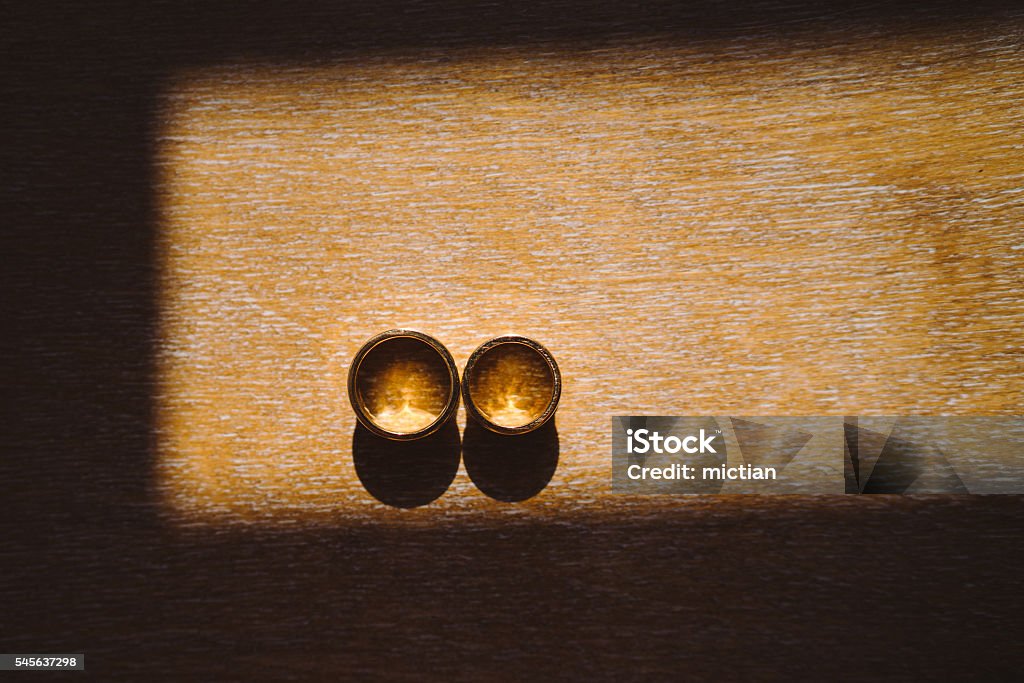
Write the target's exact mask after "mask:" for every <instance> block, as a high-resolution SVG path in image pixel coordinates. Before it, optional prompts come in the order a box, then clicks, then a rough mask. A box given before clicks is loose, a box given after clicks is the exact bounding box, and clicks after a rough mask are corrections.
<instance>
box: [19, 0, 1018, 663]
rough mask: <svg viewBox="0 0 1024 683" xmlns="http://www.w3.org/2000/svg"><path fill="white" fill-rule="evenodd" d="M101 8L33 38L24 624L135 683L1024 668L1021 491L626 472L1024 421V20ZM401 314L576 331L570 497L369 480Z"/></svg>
mask: <svg viewBox="0 0 1024 683" xmlns="http://www.w3.org/2000/svg"><path fill="white" fill-rule="evenodd" d="M101 8H102V9H103V10H105V11H103V12H96V13H95V14H92V13H90V12H87V11H86V10H84V9H81V10H76V11H74V12H71V13H70V14H69V15H59V14H54V15H53V16H51V15H50V14H49V13H48V11H46V10H36V11H29V10H23V11H22V12H20V13H17V14H16V15H15V16H14V17H13V19H12V20H11V22H10V23H9V27H8V28H7V29H6V31H8V32H9V36H8V39H7V40H6V41H5V42H6V44H7V45H8V46H9V47H10V53H11V61H10V66H9V67H8V73H7V74H6V79H7V80H8V81H10V82H11V83H12V85H13V88H12V89H11V92H12V97H11V98H8V102H9V103H11V104H8V105H6V106H7V107H8V108H9V109H11V110H12V111H13V113H15V115H16V117H17V122H18V128H17V130H18V132H19V135H18V136H16V137H17V140H16V141H15V143H14V144H13V145H12V146H11V148H10V150H8V152H7V154H8V155H11V159H10V161H9V163H8V164H6V165H5V167H6V170H5V176H4V177H5V180H6V181H7V182H6V183H5V187H6V188H7V197H8V200H7V201H6V202H5V205H6V208H7V212H8V214H9V220H8V224H9V225H12V226H15V228H13V229H12V230H11V231H10V233H9V236H8V237H7V238H5V240H7V241H8V244H9V248H8V249H7V253H8V254H9V257H8V259H9V263H10V265H9V266H8V267H7V271H6V272H5V277H6V278H7V286H6V287H5V290H6V291H7V292H9V293H10V294H11V297H12V299H16V300H17V301H16V303H17V307H16V309H15V310H14V312H13V317H12V318H11V319H12V320H13V328H12V329H13V330H14V332H15V333H14V334H11V335H8V338H7V339H5V340H4V342H3V343H4V344H5V345H6V346H5V354H4V357H5V358H8V359H11V360H12V361H13V362H11V363H10V366H11V367H10V369H9V371H8V373H7V376H8V377H9V378H10V379H9V380H8V381H9V383H10V386H11V387H13V388H14V389H15V391H16V392H17V394H18V400H17V401H16V403H17V405H16V406H15V407H14V412H13V414H12V416H11V419H10V420H9V424H10V428H9V430H8V436H7V438H6V439H5V441H7V443H8V444H9V445H6V446H5V458H4V461H3V464H2V470H0V475H3V477H2V480H3V481H4V482H5V484H4V486H5V488H4V492H5V495H6V501H7V505H8V510H9V513H10V515H9V516H8V520H9V521H7V522H5V524H4V526H3V529H4V531H5V541H4V544H3V545H2V546H0V561H2V563H3V564H2V566H3V572H2V573H0V595H2V596H3V598H4V604H5V609H4V613H3V615H2V616H0V620H2V621H0V626H2V628H0V650H3V651H8V652H16V651H35V652H47V651H62V650H63V651H77V652H85V653H86V654H87V661H88V665H89V668H90V669H92V670H93V671H94V673H95V674H97V675H98V676H99V677H100V678H101V679H102V680H115V679H118V680H139V679H141V678H144V679H147V680H157V679H166V680H190V679H194V678H200V679H204V680H258V679H260V680H262V679H266V680H280V679H287V677H288V676H292V677H293V678H294V679H295V680H315V679H324V680H327V679H330V680H337V679H339V678H341V679H346V678H349V679H357V680H362V679H366V678H388V679H395V678H398V679H410V680H411V679H418V678H420V677H422V676H423V675H425V674H428V673H429V674H433V675H434V676H436V677H439V678H451V679H464V680H480V679H482V678H494V679H500V680H506V679H507V680H521V679H523V678H541V679H547V678H577V677H588V678H590V677H610V678H616V679H622V678H625V679H630V678H637V679H641V678H643V679H646V678H649V677H656V678H665V677H672V678H678V677H683V676H693V677H700V678H733V679H748V678H769V679H774V678H788V677H793V676H800V677H812V678H824V677H830V678H836V677H838V678H864V677H877V678H893V679H916V678H922V677H924V678H928V677H936V676H940V675H957V676H967V675H970V676H979V677H981V676H984V675H986V674H988V675H996V676H998V677H1002V678H1009V677H1011V674H1012V672H1015V671H1017V672H1018V673H1019V669H1020V667H1021V666H1022V664H1024V661H1022V660H1024V657H1022V653H1021V649H1020V646H1019V637H1020V635H1021V630H1022V624H1021V618H1020V608H1021V607H1022V605H1021V595H1022V585H1021V584H1022V582H1021V579H1020V571H1019V563H1020V560H1021V559H1024V558H1022V556H1021V551H1020V549H1021V547H1022V545H1021V541H1022V540H1024V539H1022V533H1021V532H1022V529H1024V525H1022V521H1024V514H1022V509H1021V506H1020V499H1019V498H1018V497H988V498H978V497H946V498H928V497H925V498H899V497H861V498H853V497H848V498H844V497H822V498H813V497H794V498H779V499H772V498H763V497H755V496H749V497H725V498H710V497H708V498H675V497H649V498H643V497H623V496H614V495H612V494H611V493H610V463H611V458H610V433H609V432H610V418H611V416H613V415H618V414H739V415H743V414H746V415H756V414H776V415H799V414H808V415H810V414H836V415H841V414H858V413H860V414H869V413H874V414H887V413H888V414H1014V413H1019V412H1020V405H1021V399H1022V393H1024V389H1022V383H1021V377H1022V370H1024V366H1022V362H1021V361H1022V356H1021V353H1022V351H1021V332H1020V330H1021V329H1024V302H1022V297H1021V296H1020V295H1021V291H1022V285H1024V270H1022V268H1021V266H1022V261H1024V230H1022V228H1021V225H1022V220H1024V155H1022V146H1024V113H1022V112H1024V109H1022V108H1021V106H1020V102H1021V100H1022V99H1024V97H1022V96H1024V57H1022V51H1021V32H1022V29H1024V17H1022V15H1021V14H1020V12H1019V10H1017V9H1015V8H1014V7H1013V6H1012V4H1009V3H1008V4H1006V5H999V4H995V3H993V4H980V5H976V6H972V7H969V8H963V7H957V6H955V5H954V4H952V3H950V4H947V5H943V6H935V5H917V6H910V5H908V6H902V5H896V6H886V7H885V8H882V7H880V6H878V5H874V4H869V3H863V4H857V3H847V4H841V5H840V4H836V5H834V6H825V7H820V6H818V5H817V4H811V3H808V4H806V5H803V4H800V3H795V4H793V3H788V4H784V3H775V2H765V3H761V4H756V3H750V4H748V5H743V6H734V7H731V8H727V7H724V6H720V5H717V4H713V3H708V4H692V5H682V6H679V7H677V8H672V7H669V6H668V5H660V4H654V5H651V6H650V7H648V8H646V9H645V10H643V11H640V10H636V9H635V8H633V9H630V8H618V7H613V6H611V5H609V6H607V7H606V6H604V5H603V4H600V3H583V2H578V3H572V2H558V3H550V4H547V5H545V7H544V8H532V9H531V8H518V9H511V8H505V7H504V6H503V5H487V6H484V7H482V8H474V7H471V6H469V5H468V4H467V5H463V4H461V3H458V2H448V3H441V2H437V3H428V4H425V5H420V6H412V9H409V8H408V7H407V8H405V9H402V7H400V6H399V5H392V4H388V3H384V4H380V3H377V4H374V5H373V6H370V5H365V6H364V5H358V4H357V5H348V6H339V7H334V6H330V5H326V4H320V3H315V2H314V3H307V4H305V5H302V6H301V7H297V8H292V7H289V8H288V9H287V10H285V9H283V8H279V7H277V6H276V5H275V4H273V3H262V4H256V5H254V6H253V7H251V8H249V9H248V10H247V11H246V12H242V11H240V10H229V9H207V10H200V11H198V12H196V13H194V14H193V13H190V12H186V11H184V10H181V9H177V8H172V7H159V9H152V10H147V11H144V12H142V13H141V14H139V13H137V12H136V11H135V10H134V9H132V8H129V7H120V6H119V5H117V4H116V3H101ZM41 26H45V27H48V28H47V29H46V31H42V30H41V29H39V27H41ZM5 111H6V109H5ZM395 326H409V327H414V328H418V329H421V330H423V331H425V332H428V333H430V334H433V335H435V336H437V337H438V338H439V339H441V341H443V342H445V343H446V344H447V345H448V348H449V349H450V350H451V351H452V353H453V355H454V357H455V359H456V362H457V363H458V364H459V365H460V367H461V366H462V365H463V364H464V362H465V360H466V358H467V357H468V355H469V353H470V352H471V351H472V350H473V349H474V348H475V347H476V346H477V345H478V344H479V343H481V342H482V341H484V340H485V339H487V338H489V337H491V336H494V335H497V334H501V333H506V332H513V333H521V334H526V335H529V336H531V337H534V338H536V339H538V340H539V341H541V342H542V343H544V344H545V345H546V346H548V348H549V349H550V350H551V351H552V352H553V353H554V355H555V357H556V358H557V359H558V362H559V364H560V367H561V369H562V374H563V380H564V388H563V395H562V403H561V407H560V409H559V411H558V414H557V418H556V420H557V422H556V424H557V434H556V435H552V434H548V435H547V437H545V438H546V441H544V449H545V450H544V453H545V454H546V455H545V457H543V458H540V459H537V458H534V459H533V460H530V462H531V463H532V464H531V467H535V468H536V469H537V470H538V471H542V470H544V468H545V467H548V466H549V465H551V464H552V463H551V462H550V454H551V453H552V452H553V451H552V438H554V439H555V440H556V441H555V443H556V444H557V449H556V450H555V451H554V452H555V453H557V463H556V464H557V467H555V469H554V471H553V474H551V477H550V482H548V483H547V484H546V486H544V485H543V484H544V482H543V481H540V482H533V484H538V486H537V487H536V488H538V489H540V490H539V491H538V492H536V495H532V493H531V495H529V496H525V497H526V500H522V501H520V502H507V500H498V499H496V498H502V497H503V496H502V495H501V494H500V493H499V494H497V495H495V496H494V497H492V496H489V495H487V494H486V493H484V492H483V491H481V487H479V486H477V485H474V482H473V480H472V479H471V477H470V476H469V473H467V471H466V466H465V464H462V465H458V470H457V472H456V473H455V476H454V479H453V481H452V483H451V485H450V487H447V488H446V489H444V488H442V489H441V490H444V491H445V492H444V494H443V495H442V496H441V497H440V498H438V499H437V500H435V501H433V502H430V503H429V504H425V505H422V506H419V507H415V508H414V509H404V508H402V507H396V506H395V505H394V504H388V503H387V502H386V501H387V500H390V501H391V502H392V503H394V502H395V500H399V501H406V502H408V500H409V499H407V498H402V497H401V496H400V495H399V496H398V498H397V499H394V498H392V499H389V497H388V496H389V493H390V494H394V493H395V489H396V487H398V488H399V489H400V488H401V487H402V486H409V485H411V484H410V482H409V481H408V480H407V479H402V476H403V475H402V474H401V473H400V472H396V473H393V474H392V473H390V472H389V471H388V470H387V463H385V464H384V465H383V466H382V467H383V469H382V470H378V472H377V474H378V475H379V476H378V478H377V479H375V480H374V481H375V482H376V483H377V484H380V485H381V486H382V487H383V491H384V492H383V493H381V491H380V490H377V495H373V494H371V492H370V491H368V490H367V486H366V485H364V484H365V482H364V481H363V480H361V478H360V473H358V472H357V468H356V465H355V464H354V462H353V457H352V446H353V443H354V442H356V443H357V444H358V443H359V441H358V436H357V435H355V434H354V427H355V420H354V417H353V416H352V414H351V410H350V408H349V407H348V402H347V399H346V397H345V393H344V392H345V374H346V372H347V363H348V361H349V360H350V359H351V357H352V355H353V354H354V353H355V351H356V350H357V349H358V347H359V345H360V344H361V343H362V342H363V341H365V339H366V338H368V337H369V336H371V335H372V334H374V333H376V332H378V331H381V330H383V329H387V328H389V327H395ZM22 358H23V359H24V360H19V359H22ZM464 424H465V418H464V413H463V411H461V410H460V413H459V417H458V421H457V425H458V429H459V431H462V428H463V426H464ZM446 438H447V439H448V441H445V442H444V443H443V448H444V449H446V450H445V451H444V452H445V453H448V454H449V455H446V456H444V457H442V458H441V459H442V460H443V461H444V462H442V463H440V464H439V465H438V471H439V472H441V474H442V475H443V470H444V468H445V467H448V466H450V465H453V461H452V460H451V458H450V454H451V453H454V457H455V458H456V460H455V461H454V464H457V460H458V456H459V451H458V442H457V441H456V443H455V446H454V449H455V450H454V451H453V450H452V444H451V438H452V437H451V434H449V435H448V436H447V437H446ZM456 438H457V437H456ZM463 438H464V440H465V444H464V445H465V447H466V453H465V454H464V457H465V458H469V457H471V456H470V455H469V453H471V452H475V453H476V454H477V456H474V457H479V458H482V459H483V461H485V462H486V458H485V457H484V456H485V454H486V453H488V452H489V451H488V450H487V449H488V448H492V449H493V448H499V449H500V446H496V445H495V444H494V443H493V442H488V441H486V440H483V441H481V436H480V434H479V433H477V434H472V433H470V432H467V433H465V434H464V435H463ZM474 449H475V451H474ZM371 450H372V449H371ZM397 457H399V458H400V457H401V456H400V454H399V456H397ZM445 458H447V459H445ZM453 471H454V470H453ZM478 472H480V471H479V470H478ZM363 474H364V478H365V472H364V473H363ZM492 475H493V476H494V477H497V478H498V479H499V480H500V478H501V476H505V475H508V472H506V471H498V472H497V473H492ZM392 477H393V478H392ZM480 477H482V480H483V481H484V482H485V485H484V486H483V487H482V488H484V489H485V490H486V489H487V488H488V487H487V486H486V481H487V480H488V476H487V474H486V473H484V474H480V475H478V478H480ZM442 479H443V476H442ZM414 483H415V482H413V484H414ZM441 483H442V484H443V481H442V482H441ZM500 488H501V486H498V489H500ZM375 490H376V489H375ZM524 490H525V489H524ZM399 493H400V491H399ZM493 493H494V491H493V490H492V494H493ZM429 497H430V496H429V495H427V496H425V498H429ZM505 497H506V498H507V496H505ZM520 497H523V496H520ZM382 498H383V499H385V502H382V500H381V499H382ZM417 500H419V499H417ZM419 502H425V500H419Z"/></svg>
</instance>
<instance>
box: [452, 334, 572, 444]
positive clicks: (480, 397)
mask: <svg viewBox="0 0 1024 683" xmlns="http://www.w3.org/2000/svg"><path fill="white" fill-rule="evenodd" d="M561 394H562V375H561V373H560V372H559V370H558V363H556V362H555V359H554V356H552V355H551V352H550V351H548V350H547V349H546V348H544V346H542V345H541V344H539V343H538V342H536V341H534V340H532V339H530V338H528V337H522V336H519V335H506V336H502V337H495V338H494V339H491V340H490V341H487V342H485V343H484V344H482V345H481V346H480V347H479V348H477V350H476V351H474V352H473V354H472V355H471V356H470V357H469V360H468V361H466V368H465V370H463V372H462V398H463V401H464V402H465V404H466V412H467V413H469V415H471V416H472V417H473V418H474V419H475V420H476V421H477V422H479V423H480V424H482V425H483V426H484V427H486V428H487V429H489V430H491V431H492V432H496V433H498V434H525V433H527V432H532V431H533V430H535V429H537V428H538V427H541V426H542V425H543V424H544V423H546V422H547V421H548V420H550V419H551V416H552V415H554V414H555V409H556V408H557V407H558V399H559V398H560V396H561Z"/></svg>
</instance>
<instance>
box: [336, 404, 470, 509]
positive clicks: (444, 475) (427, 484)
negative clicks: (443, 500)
mask: <svg viewBox="0 0 1024 683" xmlns="http://www.w3.org/2000/svg"><path fill="white" fill-rule="evenodd" d="M459 443H460V442H459V428H458V426H457V425H456V423H455V418H454V417H453V418H452V419H450V420H448V422H446V423H445V425H444V426H443V427H441V428H440V429H439V430H437V431H436V432H434V433H433V434H431V435H430V436H425V437H423V438H422V439H416V440H415V441H391V440H389V439H385V438H383V437H380V436H377V435H376V434H374V433H373V432H371V431H370V430H369V429H367V428H366V427H364V426H363V425H362V424H359V423H356V428H355V430H354V431H353V432H352V460H353V462H354V463H355V466H356V474H358V475H359V481H361V482H362V483H363V486H364V487H365V488H366V490H367V491H369V492H370V495H372V496H373V497H374V498H376V499H377V500H379V501H380V502H382V503H386V504H387V505H391V506H394V507H399V508H414V507H419V506H420V505H426V504H427V503H429V502H431V501H434V500H437V499H438V498H440V497H441V496H442V495H443V494H444V492H445V491H447V490H448V487H449V486H451V483H452V481H454V480H455V475H456V473H458V471H459Z"/></svg>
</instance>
